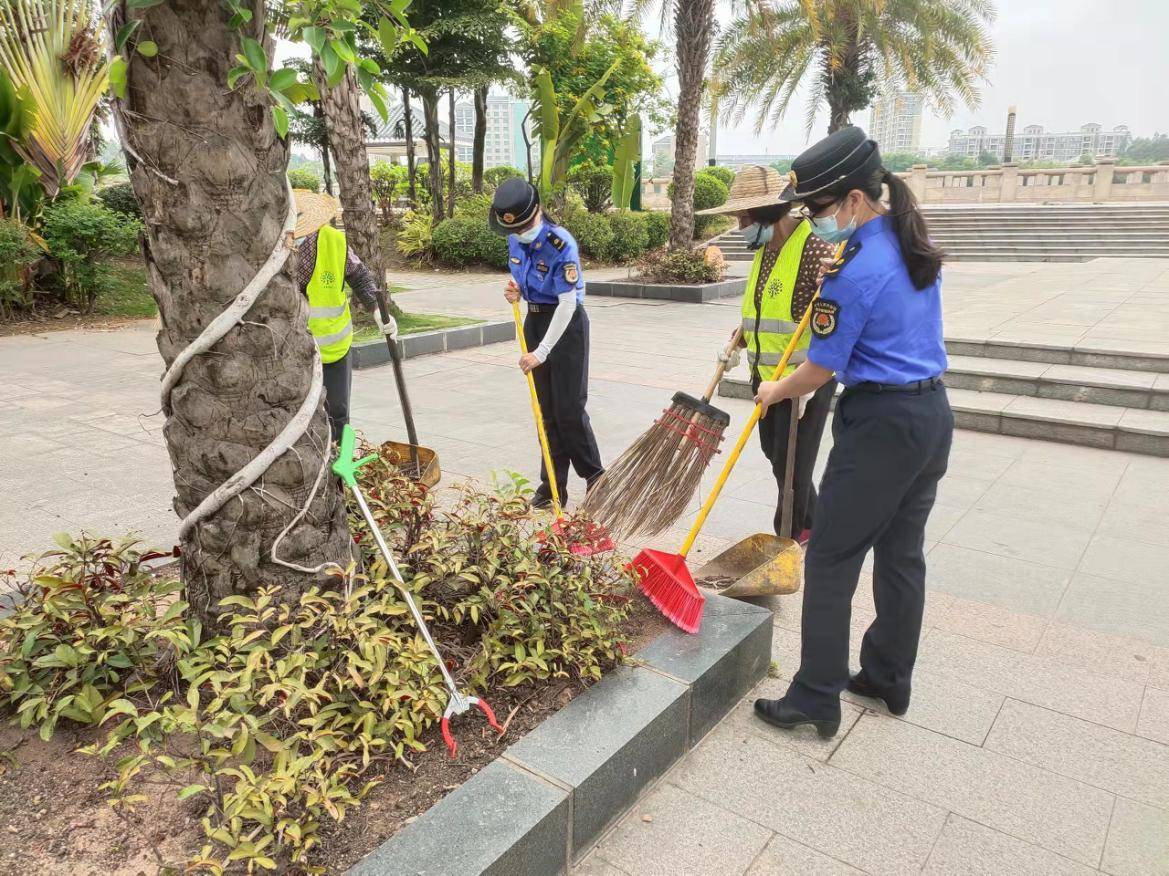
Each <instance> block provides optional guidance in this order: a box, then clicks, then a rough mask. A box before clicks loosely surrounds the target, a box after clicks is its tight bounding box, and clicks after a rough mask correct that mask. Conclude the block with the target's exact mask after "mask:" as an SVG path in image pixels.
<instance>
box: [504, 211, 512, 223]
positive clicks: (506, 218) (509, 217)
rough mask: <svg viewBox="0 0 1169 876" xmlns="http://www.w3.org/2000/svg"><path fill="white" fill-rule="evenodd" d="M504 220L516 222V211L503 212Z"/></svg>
mask: <svg viewBox="0 0 1169 876" xmlns="http://www.w3.org/2000/svg"><path fill="white" fill-rule="evenodd" d="M503 221H504V222H506V223H508V224H509V225H510V224H511V223H512V222H515V213H504V214H503Z"/></svg>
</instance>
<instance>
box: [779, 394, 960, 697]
mask: <svg viewBox="0 0 1169 876" xmlns="http://www.w3.org/2000/svg"><path fill="white" fill-rule="evenodd" d="M953 431H954V414H953V412H952V411H951V410H950V403H949V400H948V399H947V397H946V390H945V387H943V386H941V385H940V384H939V385H937V386H936V387H935V388H932V389H925V390H923V391H920V392H919V391H913V392H879V393H878V392H866V391H861V390H847V389H846V390H845V392H844V393H843V394H842V395H841V397H840V399H839V400H838V401H837V406H836V413H835V415H834V417H833V421H832V436H833V446H832V451H831V453H830V454H829V457H828V464H827V467H826V468H825V471H824V477H823V479H822V480H821V483H820V494H819V502H818V504H817V507H816V515H815V520H814V522H813V525H812V538H811V541H810V542H809V543H808V553H807V556H806V558H805V561H804V602H803V621H802V626H801V630H802V635H801V639H802V641H801V649H800V668H799V671H798V672H797V673H796V675H795V679H794V681H793V682H792V684H791V687H790V688H789V689H788V693H787V699H788V702H789V703H791V704H792V705H793V706H795V707H796V708H799V709H800V710H801V711H803V712H804V713H805V714H808V715H809V716H811V717H816V718H834V717H839V715H840V692H841V691H842V690H843V689H844V687H845V685H846V684H847V683H848V678H849V666H848V639H849V628H850V624H849V621H850V617H851V612H852V597H853V594H854V593H855V591H856V586H857V581H858V579H859V578H860V572H861V564H862V563H863V562H864V559H865V556H866V555H867V554H868V552H869V551H870V550H872V551H873V599H874V602H875V604H876V609H877V617H876V619H875V620H874V621H873V623H872V624H871V625H870V626H869V628H868V631H867V632H866V633H865V637H864V640H863V642H862V643H861V654H860V663H861V670H862V671H863V672H864V674H865V677H866V680H867V681H868V682H869V683H870V684H872V685H873V686H875V687H878V688H881V689H885V690H897V691H905V692H908V691H909V689H910V679H911V676H912V674H913V665H914V662H915V661H916V659H917V647H918V641H919V639H920V637H921V621H922V613H923V611H924V609H925V571H926V570H925V553H924V549H923V544H924V541H925V524H926V520H927V519H928V518H929V514H930V511H931V509H932V508H933V506H934V499H935V497H936V496H937V488H938V482H939V481H940V480H941V478H942V476H943V475H944V474H945V473H946V465H947V463H948V460H949V456H950V443H951V439H952V436H953Z"/></svg>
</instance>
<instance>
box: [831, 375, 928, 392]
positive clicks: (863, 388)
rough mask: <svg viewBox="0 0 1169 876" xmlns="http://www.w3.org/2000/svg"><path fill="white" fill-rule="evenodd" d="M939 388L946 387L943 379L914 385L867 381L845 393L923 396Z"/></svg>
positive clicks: (919, 382)
mask: <svg viewBox="0 0 1169 876" xmlns="http://www.w3.org/2000/svg"><path fill="white" fill-rule="evenodd" d="M939 386H945V384H944V383H942V378H941V377H940V376H939V377H929V378H926V379H925V380H915V381H913V383H873V382H872V381H865V382H864V383H856V384H853V385H852V386H849V387H846V388H845V390H844V391H845V392H874V393H880V392H916V393H917V394H918V395H921V394H922V393H924V392H930V391H932V390H934V389H937V388H938V387H939Z"/></svg>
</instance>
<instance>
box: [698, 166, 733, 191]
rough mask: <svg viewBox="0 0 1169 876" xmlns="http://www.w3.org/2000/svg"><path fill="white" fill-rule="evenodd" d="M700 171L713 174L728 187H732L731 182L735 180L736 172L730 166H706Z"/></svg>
mask: <svg viewBox="0 0 1169 876" xmlns="http://www.w3.org/2000/svg"><path fill="white" fill-rule="evenodd" d="M699 172H700V173H705V174H707V175H709V176H713V177H714V178H715V179H717V180H719V181H720V182H721V183H722V184H723V185H724V186H726V187H727V188H728V189H729V188H730V187H731V183H733V182H734V181H735V172H734V171H733V170H731V169H730V168H729V167H704V168H702V170H701V171H699Z"/></svg>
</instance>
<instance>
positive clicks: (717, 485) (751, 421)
mask: <svg viewBox="0 0 1169 876" xmlns="http://www.w3.org/2000/svg"><path fill="white" fill-rule="evenodd" d="M846 242H847V241H846ZM843 254H844V244H843V243H842V244H840V245H838V246H837V247H836V254H835V255H836V258H837V259H839V258H840V257H841V255H843ZM823 284H824V280H823V278H821V279H820V282H819V283H818V284H817V285H816V291H815V293H814V294H813V295H812V300H811V301H809V302H808V307H807V309H806V310H804V315H803V317H802V318H801V319H800V324H799V325H798V326H796V330H795V331H794V332H793V333H792V336H791V339H790V340H789V341H788V342H787V349H786V350H784V351H783V356H782V358H780V360H779V364H778V365H776V366H775V372H774V373H773V374H772V375H771V379H772V380H778V379H779V378H780V377H782V376H783V370H784V369H785V368H787V363H788V361H789V360H790V359H791V357H792V353H794V352H795V351H796V344H798V343H799V342H800V338H802V337H803V336H804V332H805V331H806V330H807V328H808V323H809V322H811V320H812V305H813V304H815V303H816V299H817V298H819V297H820V287H821V286H822V285H823ZM761 416H763V406H762V405H759V404H757V405H755V410H753V411H751V416H750V417H748V418H747V425H746V426H744V427H743V432H742V434H740V435H739V440H738V441H736V442H735V447H734V449H733V450H731V453H730V456H728V457H727V461H726V462H725V463H723V469H722V471H721V472H719V475H718V480H717V481H715V482H714V487H712V488H711V491H710V495H709V496H707V497H706V501H705V502H703V503H702V510H701V511H699V512H698V519H696V520H695V521H694V525H693V526H691V527H690V532H689V534H687V536H686V541H684V542H683V543H682V549H681V550H680V551H678V556H680V557H682V558H683V559H684V558H685V557H686V555H687V554H688V553H690V549H691V548H692V547H694V541H695V539H697V538H698V533H699V532H700V531H701V530H702V525H703V524H704V523H706V518H707V516H708V515H709V514H710V509H711V508H713V507H714V503H715V502H716V501H717V500H718V495H719V493H721V492H722V489H723V487H724V486H726V483H727V478H729V477H730V476H731V469H733V468H734V467H735V463H736V462H738V461H739V455H740V454H742V452H743V447H745V446H746V444H747V439H748V438H750V437H751V433H752V432H754V431H755V424H756V423H758V422H759V418H760V417H761Z"/></svg>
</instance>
